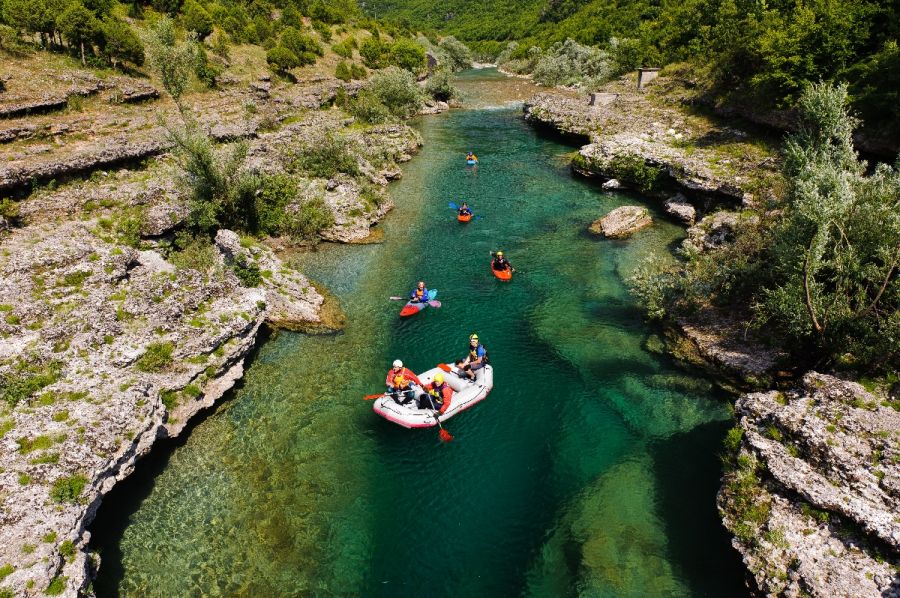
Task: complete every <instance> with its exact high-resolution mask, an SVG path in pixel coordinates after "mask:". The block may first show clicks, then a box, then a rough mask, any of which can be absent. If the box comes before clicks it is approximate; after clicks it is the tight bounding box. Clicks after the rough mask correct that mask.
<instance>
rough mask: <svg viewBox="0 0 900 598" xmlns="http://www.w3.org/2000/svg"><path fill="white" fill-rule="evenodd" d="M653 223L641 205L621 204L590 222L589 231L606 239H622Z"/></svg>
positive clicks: (648, 213)
mask: <svg viewBox="0 0 900 598" xmlns="http://www.w3.org/2000/svg"><path fill="white" fill-rule="evenodd" d="M652 223H653V220H652V219H651V218H650V212H649V211H647V208H644V207H641V206H622V207H620V208H616V209H615V210H613V211H612V212H610V213H609V214H607V215H606V216H604V217H603V218H601V219H599V220H596V221H595V222H594V223H593V224H591V227H590V231H591V232H592V233H594V234H598V235H603V236H604V237H606V238H608V239H623V238H625V237H628V236H630V235H632V234H633V233H636V232H637V231H639V230H641V229H642V228H646V227H648V226H650V225H651V224H652Z"/></svg>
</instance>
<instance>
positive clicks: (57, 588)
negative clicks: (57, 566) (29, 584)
mask: <svg viewBox="0 0 900 598" xmlns="http://www.w3.org/2000/svg"><path fill="white" fill-rule="evenodd" d="M67 581H69V578H68V577H66V576H65V575H60V576H58V577H54V578H53V579H52V580H51V581H50V585H48V586H47V589H46V590H44V593H45V594H46V595H48V596H59V595H60V594H62V593H63V592H65V591H66V582H67Z"/></svg>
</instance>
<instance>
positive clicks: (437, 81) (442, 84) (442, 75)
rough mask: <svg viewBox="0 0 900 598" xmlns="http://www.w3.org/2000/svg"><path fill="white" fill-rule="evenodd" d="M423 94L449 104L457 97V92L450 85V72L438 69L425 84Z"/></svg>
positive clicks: (451, 84)
mask: <svg viewBox="0 0 900 598" xmlns="http://www.w3.org/2000/svg"><path fill="white" fill-rule="evenodd" d="M425 93H426V94H428V95H429V96H431V97H432V98H434V99H435V100H439V101H442V102H449V101H450V100H452V99H453V98H455V97H456V96H457V95H459V90H457V89H456V88H455V87H454V86H453V83H451V81H450V72H449V71H448V70H446V69H439V70H437V71H435V73H434V74H433V75H431V77H429V78H428V81H427V82H426V83H425Z"/></svg>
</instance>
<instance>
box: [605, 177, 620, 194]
mask: <svg viewBox="0 0 900 598" xmlns="http://www.w3.org/2000/svg"><path fill="white" fill-rule="evenodd" d="M601 187H603V189H604V190H605V191H612V190H615V189H621V188H622V183H620V182H619V179H609V180H608V181H605V182H604V183H603V184H602V185H601Z"/></svg>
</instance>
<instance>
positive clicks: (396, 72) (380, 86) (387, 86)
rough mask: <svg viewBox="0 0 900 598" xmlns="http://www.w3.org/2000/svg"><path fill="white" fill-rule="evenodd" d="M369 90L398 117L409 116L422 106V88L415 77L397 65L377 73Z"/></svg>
mask: <svg viewBox="0 0 900 598" xmlns="http://www.w3.org/2000/svg"><path fill="white" fill-rule="evenodd" d="M368 91H369V93H371V94H372V97H374V98H375V99H377V100H378V101H379V102H381V103H382V104H383V105H384V106H385V107H386V108H387V109H388V111H389V112H390V113H391V114H392V115H393V116H395V117H397V118H408V117H410V116H412V115H413V114H415V113H416V112H417V111H418V110H419V109H420V108H421V107H422V103H423V97H422V89H421V88H420V87H419V85H418V84H417V83H416V79H415V77H414V76H413V75H412V73H410V72H409V71H407V70H405V69H401V68H398V67H396V66H389V67H388V68H386V69H384V70H383V71H380V72H378V73H375V75H373V76H372V79H371V82H370V84H369V87H368Z"/></svg>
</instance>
